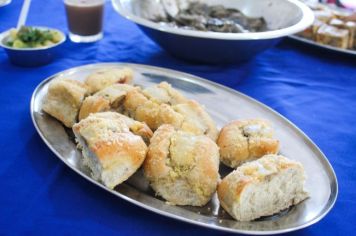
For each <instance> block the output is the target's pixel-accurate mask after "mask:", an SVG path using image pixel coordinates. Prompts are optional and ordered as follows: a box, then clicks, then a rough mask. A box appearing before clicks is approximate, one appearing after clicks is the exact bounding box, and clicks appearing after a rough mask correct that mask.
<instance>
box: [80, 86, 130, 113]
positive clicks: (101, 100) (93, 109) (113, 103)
mask: <svg viewBox="0 0 356 236" xmlns="http://www.w3.org/2000/svg"><path fill="white" fill-rule="evenodd" d="M134 88H135V87H134V86H132V85H129V84H114V85H111V86H109V87H106V88H104V89H102V90H100V91H99V92H97V93H95V94H94V95H92V96H89V97H87V98H86V99H85V100H84V102H83V105H82V106H81V108H80V112H79V120H82V119H84V118H86V117H88V116H89V114H91V113H97V112H104V111H110V110H112V111H117V112H122V106H121V105H122V103H123V101H124V99H125V97H126V94H127V92H128V91H130V90H133V89H134Z"/></svg>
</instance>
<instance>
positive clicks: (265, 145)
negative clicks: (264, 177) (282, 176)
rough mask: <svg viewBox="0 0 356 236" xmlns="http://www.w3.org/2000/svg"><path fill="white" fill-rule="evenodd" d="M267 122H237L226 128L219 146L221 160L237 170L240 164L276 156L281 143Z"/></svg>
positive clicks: (222, 131) (255, 120)
mask: <svg viewBox="0 0 356 236" xmlns="http://www.w3.org/2000/svg"><path fill="white" fill-rule="evenodd" d="M273 135H274V131H273V129H272V128H271V126H270V125H269V123H268V122H267V121H264V120H259V119H251V120H236V121H233V122H231V123H229V124H227V125H226V126H224V127H223V128H222V129H221V131H220V134H219V137H218V140H217V144H218V146H219V148H220V160H221V161H222V162H223V163H224V164H225V165H227V166H230V167H232V168H235V167H237V166H239V165H240V164H242V163H244V162H247V161H251V160H255V159H258V158H260V157H262V156H264V155H266V154H276V153H278V150H279V141H278V140H277V139H275V138H273Z"/></svg>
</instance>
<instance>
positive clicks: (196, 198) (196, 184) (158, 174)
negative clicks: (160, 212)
mask: <svg viewBox="0 0 356 236" xmlns="http://www.w3.org/2000/svg"><path fill="white" fill-rule="evenodd" d="M218 171H219V150H218V147H217V145H216V144H215V143H214V142H213V141H212V140H211V139H210V138H208V137H206V136H204V135H200V136H196V135H193V134H190V133H187V132H184V131H177V130H176V129H175V128H174V127H173V126H172V125H162V126H161V127H159V128H158V129H157V130H156V132H155V133H154V134H153V137H152V139H151V143H150V145H149V148H148V153H147V157H146V160H145V163H144V173H145V176H146V178H147V179H148V180H149V182H150V185H151V187H152V188H153V189H154V191H155V192H156V194H157V195H159V196H161V197H163V198H164V199H165V200H167V202H168V203H169V204H174V205H191V206H203V205H205V204H206V203H207V202H208V201H209V200H210V199H211V197H212V195H213V194H214V193H215V191H216V186H217V184H218V181H219V178H220V176H219V172H218Z"/></svg>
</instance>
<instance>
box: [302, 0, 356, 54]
mask: <svg viewBox="0 0 356 236" xmlns="http://www.w3.org/2000/svg"><path fill="white" fill-rule="evenodd" d="M306 3H307V4H308V5H309V7H311V9H312V10H313V12H314V15H315V21H314V23H313V24H312V26H310V27H309V28H307V29H305V30H304V31H302V32H300V33H298V34H297V35H299V36H301V37H303V38H306V39H310V40H313V41H316V42H317V43H320V44H323V45H329V46H333V47H337V48H342V49H351V50H352V49H356V39H355V37H356V23H355V22H352V21H350V16H352V12H350V11H347V10H345V9H341V8H337V7H335V6H330V5H327V4H321V3H313V2H306Z"/></svg>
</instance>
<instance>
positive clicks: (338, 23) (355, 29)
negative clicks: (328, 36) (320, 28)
mask: <svg viewBox="0 0 356 236" xmlns="http://www.w3.org/2000/svg"><path fill="white" fill-rule="evenodd" d="M329 25H331V26H334V27H336V28H338V29H346V30H348V33H349V37H348V42H349V43H348V45H347V46H348V48H353V47H354V44H355V43H354V40H355V39H354V38H355V33H356V23H355V22H351V21H347V22H345V21H342V20H340V19H332V20H331V21H330V22H329Z"/></svg>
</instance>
